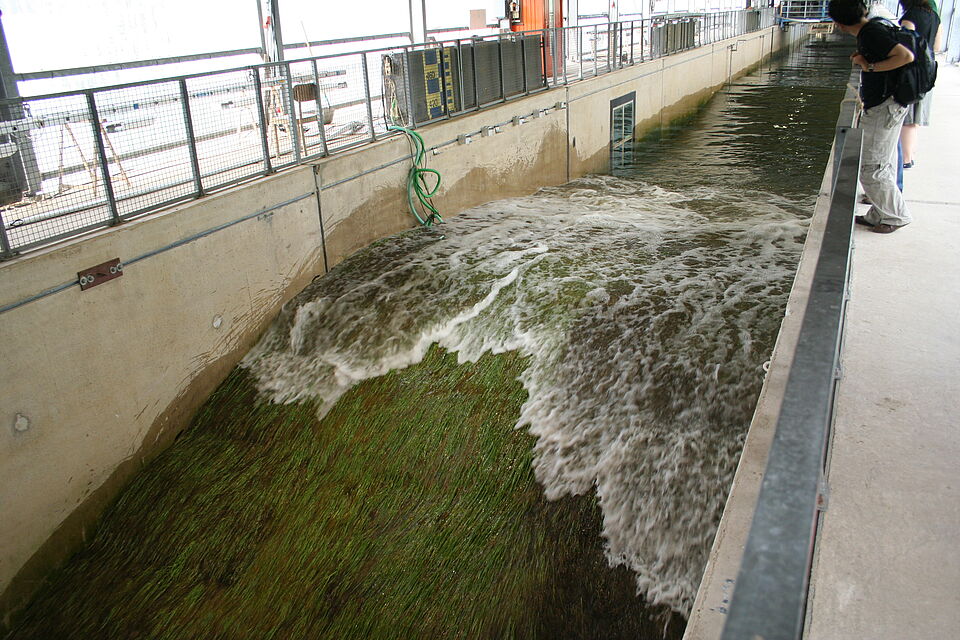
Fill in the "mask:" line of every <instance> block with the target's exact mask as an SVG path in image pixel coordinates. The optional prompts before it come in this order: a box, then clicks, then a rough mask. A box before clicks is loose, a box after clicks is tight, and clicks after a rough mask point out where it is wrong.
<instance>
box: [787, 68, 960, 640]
mask: <svg viewBox="0 0 960 640" xmlns="http://www.w3.org/2000/svg"><path fill="white" fill-rule="evenodd" d="M941 65H942V66H941V70H940V73H939V78H938V80H937V87H936V89H934V92H933V114H932V117H931V123H932V124H931V126H930V127H927V128H923V129H921V131H920V144H919V151H918V154H917V158H916V162H917V164H916V166H915V167H914V168H913V169H910V170H907V171H906V175H905V176H904V182H905V185H904V188H905V189H904V193H905V195H906V198H907V204H908V206H909V207H910V210H911V212H912V214H913V216H914V222H913V223H912V224H910V225H909V226H908V227H906V228H904V229H902V230H900V231H897V232H896V233H894V234H891V235H880V234H875V233H871V232H870V231H869V230H868V229H866V228H863V227H859V228H857V230H856V231H857V232H856V234H855V236H854V243H855V244H854V257H853V270H852V280H851V297H850V303H849V307H848V311H847V328H846V333H845V346H844V353H843V361H842V363H843V378H842V379H841V381H840V386H839V391H838V397H837V405H836V421H835V423H834V431H833V442H832V449H831V454H830V464H829V469H828V478H827V480H828V486H829V492H830V501H829V505H828V508H827V510H826V512H824V513H823V515H822V518H821V528H820V531H819V539H818V542H817V549H816V557H815V565H814V569H813V576H812V581H811V600H810V603H809V605H808V616H809V620H808V624H807V633H806V637H807V638H809V639H810V640H828V639H833V638H837V639H840V638H872V639H876V640H885V639H890V640H893V639H898V640H899V639H901V638H953V637H957V635H958V633H960V631H958V629H960V545H958V539H960V538H958V532H960V463H958V461H960V417H958V416H960V394H958V388H960V338H958V335H957V328H958V327H960V199H958V198H957V191H956V167H957V166H958V165H960V130H958V129H957V127H956V122H957V120H958V116H957V114H958V113H960V69H958V68H957V67H955V66H952V65H945V64H943V63H941ZM864 208H865V207H864Z"/></svg>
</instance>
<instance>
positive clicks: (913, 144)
mask: <svg viewBox="0 0 960 640" xmlns="http://www.w3.org/2000/svg"><path fill="white" fill-rule="evenodd" d="M900 6H901V7H902V8H903V15H902V16H900V26H901V27H904V28H905V29H913V30H914V31H916V32H917V33H919V34H920V35H922V36H923V37H924V39H926V41H927V42H928V43H930V45H931V46H932V47H933V50H934V52H937V51H940V40H941V37H940V34H941V30H940V16H938V15H937V12H936V10H935V8H934V7H931V6H930V2H929V1H928V0H900ZM930 99H931V96H930V93H927V94H926V95H924V96H923V97H922V98H921V99H920V101H919V102H917V103H915V104H911V105H910V106H908V107H907V117H906V118H904V120H903V130H902V131H901V132H900V143H901V144H902V145H903V168H904V169H909V168H911V167H913V154H914V153H915V152H916V150H917V133H918V129H919V127H926V126H928V125H929V124H930Z"/></svg>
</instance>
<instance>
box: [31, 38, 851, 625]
mask: <svg viewBox="0 0 960 640" xmlns="http://www.w3.org/2000/svg"><path fill="white" fill-rule="evenodd" d="M848 53H849V47H848V46H846V45H845V44H841V45H840V46H837V45H824V44H816V43H815V44H813V45H810V46H805V47H802V48H798V49H797V50H795V51H794V52H792V53H791V54H790V55H789V56H787V57H786V58H784V59H782V60H781V61H780V62H778V63H774V64H773V65H772V66H771V67H770V68H766V67H765V68H763V69H761V70H760V71H758V72H757V73H754V74H752V75H750V76H748V77H746V78H743V79H740V80H738V81H737V82H736V83H735V84H734V85H733V86H731V87H729V88H728V89H727V90H725V91H723V92H721V93H720V94H718V95H717V96H716V97H715V98H714V99H712V100H711V101H710V102H709V103H708V104H707V105H706V106H705V107H704V108H703V109H702V110H700V111H699V112H698V113H696V114H694V115H692V116H691V117H690V118H688V119H687V121H686V122H684V123H682V124H681V125H679V126H676V127H673V128H671V129H668V130H665V131H663V132H662V133H661V134H660V135H658V136H657V137H656V138H654V137H651V138H648V139H647V140H644V141H642V142H639V143H637V144H636V145H635V148H634V150H633V162H632V164H631V165H630V166H629V167H627V168H626V169H622V170H619V171H618V172H617V175H615V176H591V177H587V178H583V179H580V180H576V181H574V182H571V183H569V184H566V185H563V186H560V187H555V188H547V189H543V190H541V191H540V192H539V193H537V194H535V195H534V196H531V197H527V198H516V199H511V200H504V201H498V202H492V203H490V204H487V205H484V206H481V207H477V208H475V209H472V210H470V211H467V212H465V213H463V214H461V215H459V216H456V217H454V218H452V219H451V220H450V221H449V222H448V223H447V224H445V225H443V227H442V228H441V229H440V230H439V231H423V230H415V231H411V232H407V233H403V234H399V235H397V236H394V237H391V238H388V239H386V240H384V241H381V242H378V243H377V244H376V245H374V246H373V247H370V248H369V249H367V250H365V251H363V252H361V253H360V254H358V255H356V256H354V257H352V258H351V259H349V260H348V261H346V262H345V263H344V264H342V265H340V266H339V267H337V268H336V269H334V270H333V271H332V272H331V273H330V274H328V275H327V276H325V277H323V278H320V279H318V280H317V281H315V282H314V283H313V284H312V285H311V286H310V287H308V288H307V289H306V290H304V291H303V292H302V293H301V294H300V295H298V296H297V297H296V298H295V299H294V300H293V301H292V302H291V303H290V304H289V305H287V307H286V308H285V310H284V312H283V313H282V314H281V317H280V318H278V320H277V322H276V323H275V324H274V325H273V327H272V328H271V329H270V331H269V332H268V333H267V335H266V336H265V337H264V338H263V340H262V341H261V343H260V344H259V345H258V346H257V347H256V348H255V349H254V350H253V351H252V352H251V353H250V354H249V355H248V356H247V358H246V359H245V360H244V363H243V364H242V366H241V367H239V368H238V369H237V370H236V371H234V373H233V374H231V376H230V377H229V378H228V380H227V381H226V382H224V384H223V385H222V386H221V387H220V388H219V389H218V391H217V392H216V393H215V394H214V395H213V396H212V397H211V399H210V400H209V401H208V403H207V404H206V405H205V406H204V408H203V409H202V410H201V412H200V414H199V415H198V417H197V419H196V420H195V421H194V424H193V425H192V426H191V428H190V429H189V430H187V431H186V432H184V434H182V436H181V437H180V438H179V439H178V440H177V442H176V443H175V444H174V445H173V447H171V448H170V449H169V450H168V451H167V452H165V453H164V454H163V455H162V456H160V457H159V458H158V459H157V460H156V461H155V462H154V463H153V464H152V465H151V466H150V467H149V468H148V469H146V470H145V471H144V472H143V473H142V474H140V475H139V476H138V477H137V478H136V480H135V481H134V482H133V484H132V486H131V487H130V488H129V489H128V490H127V491H125V492H124V494H123V495H122V496H121V497H120V498H119V500H118V501H117V503H116V504H115V505H114V506H113V507H112V508H111V510H110V512H109V513H108V515H107V516H106V517H105V519H104V521H103V523H102V525H101V527H100V528H99V530H98V532H97V534H96V536H95V537H94V538H93V539H92V541H91V542H90V544H89V545H88V547H87V548H86V549H85V550H84V551H82V552H81V553H79V554H78V555H77V556H76V557H75V558H74V559H73V560H72V561H71V562H70V563H69V564H68V566H67V567H65V568H64V569H63V570H62V571H60V572H59V573H58V574H57V575H55V576H54V577H53V579H52V580H51V583H50V584H49V585H48V586H47V587H46V588H45V589H44V590H43V591H42V592H41V594H40V595H39V596H38V597H37V599H36V600H35V601H34V603H33V604H32V605H31V607H30V608H29V609H28V611H27V612H26V613H25V614H24V615H23V616H21V618H20V620H19V622H18V625H17V626H16V627H15V630H14V633H13V634H12V637H14V638H53V637H56V638H178V639H179V638H510V637H516V638H550V639H552V638H605V639H606V638H620V637H624V638H626V637H629V638H660V637H670V638H676V637H679V636H680V635H681V634H682V631H683V616H685V615H686V614H687V613H688V612H689V609H690V606H691V604H692V602H693V598H694V596H695V593H696V588H697V585H698V583H699V580H700V574H701V572H702V570H703V566H704V563H705V561H706V556H707V553H708V551H709V548H710V545H711V543H712V539H713V535H714V532H715V530H716V526H717V524H718V522H719V518H720V514H721V512H722V508H723V502H724V499H725V497H726V492H727V490H728V487H729V485H730V481H731V479H732V476H733V472H734V469H735V467H736V462H737V458H738V455H739V452H740V449H741V446H742V443H743V439H744V437H745V433H746V429H747V427H748V425H749V421H750V418H751V414H752V411H753V407H754V404H755V402H756V397H757V394H758V393H759V390H760V386H761V384H762V379H763V372H762V365H763V363H764V361H766V360H767V359H768V357H769V354H770V352H771V350H772V348H773V343H774V340H775V338H776V333H777V330H778V328H779V324H780V318H781V317H782V313H783V308H784V306H785V304H786V300H787V296H788V294H789V290H790V286H791V282H792V278H793V274H794V271H795V265H796V262H797V260H798V257H799V253H800V250H801V247H802V243H803V239H804V235H805V233H806V227H807V220H808V217H809V215H810V213H811V212H812V209H813V204H814V201H815V199H816V193H817V191H818V189H819V186H820V180H821V176H822V174H823V170H824V166H825V163H826V159H827V155H828V152H829V147H830V142H831V140H832V138H833V133H834V124H835V120H836V114H837V112H838V109H839V102H840V100H841V98H842V94H843V85H844V83H845V82H846V80H847V77H848V75H849V69H850V66H849V62H848V60H847V55H848ZM441 233H442V235H441Z"/></svg>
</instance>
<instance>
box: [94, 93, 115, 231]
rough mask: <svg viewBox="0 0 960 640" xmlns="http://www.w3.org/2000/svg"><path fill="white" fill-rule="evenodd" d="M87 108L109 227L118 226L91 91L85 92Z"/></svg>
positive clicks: (107, 167)
mask: <svg viewBox="0 0 960 640" xmlns="http://www.w3.org/2000/svg"><path fill="white" fill-rule="evenodd" d="M85 94H86V96H87V108H88V109H89V110H90V120H91V123H92V124H93V141H94V143H95V144H96V147H97V158H98V159H99V161H100V176H101V177H102V178H103V189H104V191H105V192H106V194H107V204H108V206H109V207H110V215H111V218H112V220H111V221H110V224H111V225H118V224H120V223H121V222H123V220H121V219H120V212H119V210H118V208H117V197H116V195H115V194H114V193H113V182H111V180H110V166H109V165H108V164H107V151H106V149H105V148H104V146H103V129H102V128H101V127H100V114H99V112H98V111H97V101H96V99H95V98H94V96H93V91H86V92H85Z"/></svg>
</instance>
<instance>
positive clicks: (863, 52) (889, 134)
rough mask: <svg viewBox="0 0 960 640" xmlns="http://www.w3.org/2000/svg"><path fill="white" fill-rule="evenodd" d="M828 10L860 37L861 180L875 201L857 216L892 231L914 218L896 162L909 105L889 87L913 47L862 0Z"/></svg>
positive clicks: (843, 0)
mask: <svg viewBox="0 0 960 640" xmlns="http://www.w3.org/2000/svg"><path fill="white" fill-rule="evenodd" d="M827 13H828V14H829V16H830V18H831V19H832V20H833V21H834V22H835V23H836V24H837V27H838V28H839V29H840V30H841V31H843V32H844V33H848V34H850V35H852V36H854V37H856V39H857V51H856V52H855V53H854V54H853V55H852V56H851V57H850V59H851V60H852V61H853V63H854V64H856V65H857V66H859V67H860V69H861V73H860V100H861V101H862V102H863V113H862V115H861V116H860V129H861V130H862V131H863V149H862V152H861V160H860V184H861V185H863V190H864V192H865V193H866V195H867V197H868V198H869V199H870V202H871V203H872V204H871V206H870V209H869V210H868V211H867V213H866V214H864V215H862V216H857V218H856V221H857V223H858V224H864V225H867V226H869V227H870V228H871V230H872V231H874V232H875V233H893V232H894V231H896V230H897V229H899V228H900V227H902V226H905V225H907V224H909V223H910V222H911V220H912V218H911V217H910V213H909V212H908V211H907V207H906V204H905V203H904V200H903V196H902V194H901V193H900V190H899V189H897V185H896V177H897V175H896V170H895V169H894V167H893V160H894V157H895V156H894V151H895V150H896V148H897V140H898V139H899V137H900V125H901V124H902V123H903V118H904V116H905V115H906V113H907V108H906V107H905V106H903V105H901V104H899V103H898V102H897V101H896V100H895V99H894V97H893V96H892V95H891V94H890V92H889V87H890V85H891V84H893V83H894V82H895V81H896V80H897V79H898V77H899V74H897V73H891V72H895V71H896V70H897V69H900V68H901V67H904V66H906V65H908V64H910V63H911V62H913V52H911V51H910V49H908V48H907V47H905V46H904V45H902V44H900V43H899V42H898V41H897V38H896V36H895V35H894V33H893V32H892V31H891V29H890V28H889V27H888V26H886V25H884V24H883V23H882V22H878V21H871V20H868V19H867V7H866V5H865V4H864V3H863V0H830V4H829V6H828V8H827Z"/></svg>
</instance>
